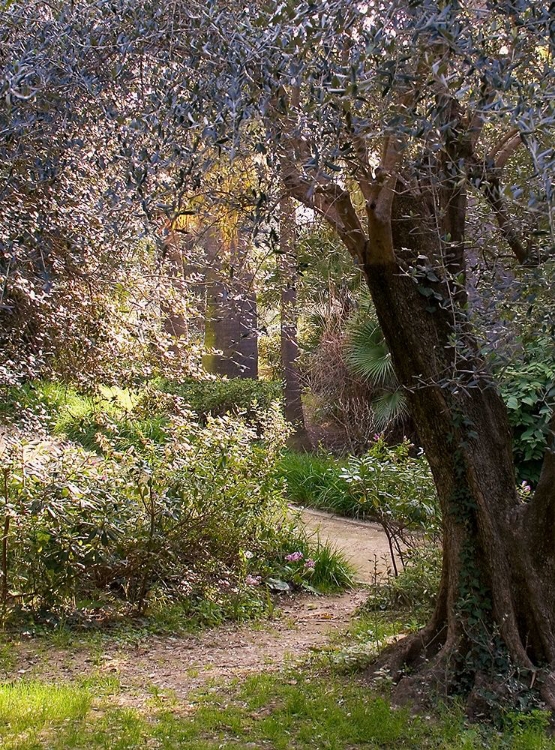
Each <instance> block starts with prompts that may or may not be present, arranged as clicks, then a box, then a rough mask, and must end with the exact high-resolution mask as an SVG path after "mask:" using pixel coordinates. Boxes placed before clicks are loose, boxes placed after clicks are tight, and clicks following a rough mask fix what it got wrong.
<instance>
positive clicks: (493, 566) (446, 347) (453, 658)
mask: <svg viewBox="0 0 555 750" xmlns="http://www.w3.org/2000/svg"><path fill="white" fill-rule="evenodd" d="M403 221H406V218H405V219H404V220H403ZM402 223H403V222H401V221H400V222H398V223H397V225H395V223H394V226H393V229H394V231H393V240H394V242H395V250H396V252H395V256H396V260H395V261H393V260H392V261H390V262H378V263H369V264H368V265H365V266H364V273H365V277H366V280H367V283H368V286H369V289H370V292H371V295H372V299H373V301H374V305H375V307H376V311H377V315H378V318H379V322H380V325H381V327H382V329H383V332H384V335H385V338H386V341H387V344H388V346H389V349H390V351H391V355H392V358H393V362H394V365H395V369H396V373H397V376H398V378H399V381H400V383H401V385H402V386H403V387H404V388H405V390H406V393H407V398H408V401H409V405H410V409H411V414H412V417H413V419H414V421H415V424H416V425H417V429H418V433H419V437H420V440H421V442H422V445H423V447H424V450H425V453H426V456H427V458H428V461H429V463H430V467H431V470H432V473H433V476H434V479H435V483H436V487H437V491H438V495H439V500H440V505H441V511H442V519H443V573H442V579H441V588H440V592H439V596H438V601H437V604H436V608H435V612H434V614H433V617H432V619H431V621H430V623H429V624H428V625H427V626H426V627H425V628H424V629H423V630H422V631H421V632H420V633H417V634H415V635H412V636H409V637H408V638H406V639H405V640H404V641H402V642H401V643H400V644H398V645H396V646H394V647H392V648H391V649H390V650H389V651H388V652H386V653H385V654H384V655H383V656H382V658H381V660H380V663H379V665H378V666H386V667H388V668H389V669H390V670H391V673H392V676H393V678H394V679H395V680H400V678H401V677H403V673H404V670H405V669H406V668H411V669H416V670H417V673H416V675H415V676H413V677H405V678H404V679H403V680H401V682H400V684H399V689H398V695H399V696H403V695H405V696H406V695H408V696H409V697H410V698H412V699H414V698H418V697H419V693H420V697H422V695H424V694H425V693H426V689H427V688H428V687H429V686H430V684H433V685H434V686H435V687H439V688H441V689H443V690H444V691H445V692H449V691H451V690H452V689H454V688H456V689H458V690H464V691H466V692H467V693H468V694H469V701H470V708H471V710H473V711H475V712H481V711H483V710H484V709H485V708H486V702H487V700H488V695H490V694H491V691H492V690H493V691H494V692H496V693H498V694H501V695H502V696H503V697H504V698H506V699H511V698H515V699H516V697H517V694H518V693H520V692H525V691H527V690H529V688H530V687H531V686H533V685H534V683H535V684H536V686H539V687H541V689H542V694H543V697H544V699H545V700H546V701H548V702H549V704H550V705H551V706H552V707H555V691H554V682H553V669H554V668H555V576H554V573H555V544H554V525H553V521H554V520H555V519H554V502H553V499H554V498H553V494H554V490H553V482H552V480H553V474H555V459H553V458H552V456H551V459H550V461H551V463H553V464H554V466H553V467H552V473H550V471H549V466H551V463H549V461H546V466H547V467H548V468H546V469H545V471H546V472H547V474H546V479H545V482H544V485H543V486H544V487H545V496H544V502H543V505H541V507H540V506H539V505H538V500H537V498H535V499H534V500H532V502H531V504H530V505H526V504H523V503H521V502H520V501H519V499H518V496H517V493H516V489H515V475H514V466H513V456H512V449H511V431H510V427H509V423H508V419H507V414H506V409H505V406H504V404H503V402H502V400H501V398H500V396H499V394H498V392H497V390H496V388H495V385H494V384H493V382H492V380H491V379H490V378H489V377H488V375H487V373H486V372H485V370H484V366H483V363H482V362H481V361H480V359H479V354H478V348H477V346H476V342H475V340H474V338H473V336H472V334H471V332H470V327H469V325H468V322H467V321H466V319H465V313H464V311H463V309H464V308H463V309H461V308H460V307H459V306H458V305H457V304H453V299H454V295H453V294H452V289H450V286H449V283H448V282H447V281H445V280H441V276H440V270H438V267H437V266H436V267H435V268H433V265H432V262H431V261H429V260H428V261H426V259H425V258H424V257H423V255H422V250H423V247H424V246H425V245H427V248H428V252H427V256H428V258H430V257H431V256H433V252H434V248H433V245H431V246H430V244H429V241H430V237H428V241H427V242H426V236H425V233H423V232H422V226H423V225H424V223H425V219H424V218H423V217H421V218H420V220H418V219H414V224H413V229H414V227H416V226H418V232H417V233H414V232H412V230H411V231H410V232H407V231H405V229H406V227H405V228H403V226H400V224H402ZM396 230H397V231H396ZM399 230H400V231H399ZM411 245H412V247H411ZM403 255H404V256H405V259H407V256H408V255H410V256H412V257H411V260H410V263H409V262H407V261H406V260H405V261H403V260H402V258H403ZM399 259H400V260H399ZM548 474H549V476H550V477H551V484H550V483H549V480H548V479H547V475H548Z"/></svg>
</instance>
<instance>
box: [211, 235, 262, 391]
mask: <svg viewBox="0 0 555 750" xmlns="http://www.w3.org/2000/svg"><path fill="white" fill-rule="evenodd" d="M206 244H207V256H208V262H207V268H206V315H205V339H204V340H205V346H206V348H208V349H212V350H216V351H212V352H210V353H208V354H206V355H205V356H204V358H203V365H204V367H205V369H206V370H207V372H209V373H211V374H213V375H224V376H227V377H229V378H254V379H256V378H257V377H258V331H257V307H256V293H255V291H254V287H253V283H252V282H253V277H252V274H250V273H249V271H248V269H247V265H246V253H245V252H244V249H243V248H242V247H240V243H239V242H237V243H236V244H235V245H234V246H233V247H231V248H228V251H226V252H228V255H229V257H228V258H227V261H226V263H224V262H223V258H222V255H223V253H224V248H223V243H222V241H221V238H217V237H216V236H215V233H214V232H211V233H210V235H209V237H208V239H207V242H206Z"/></svg>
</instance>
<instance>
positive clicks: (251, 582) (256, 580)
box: [245, 576, 262, 586]
mask: <svg viewBox="0 0 555 750" xmlns="http://www.w3.org/2000/svg"><path fill="white" fill-rule="evenodd" d="M261 581H262V576H247V577H246V578H245V583H246V584H247V586H260V582H261Z"/></svg>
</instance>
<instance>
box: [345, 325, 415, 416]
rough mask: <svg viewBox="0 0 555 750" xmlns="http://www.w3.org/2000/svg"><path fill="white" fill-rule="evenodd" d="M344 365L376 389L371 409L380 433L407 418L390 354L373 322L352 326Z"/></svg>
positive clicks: (346, 346)
mask: <svg viewBox="0 0 555 750" xmlns="http://www.w3.org/2000/svg"><path fill="white" fill-rule="evenodd" d="M345 362H346V364H347V366H348V367H349V369H350V370H351V371H352V372H353V373H354V374H355V375H358V376H359V377H362V378H364V379H365V380H368V381H369V382H370V383H371V384H372V386H374V388H375V389H376V395H375V397H374V398H373V399H372V402H371V406H372V410H373V412H374V418H375V421H376V427H377V428H378V429H379V430H383V429H385V428H386V427H388V426H390V425H391V424H392V423H394V422H396V421H398V420H400V419H403V418H404V417H406V416H408V407H407V401H406V398H405V394H404V393H403V391H402V390H401V387H400V386H399V382H398V380H397V377H396V375H395V370H394V369H393V363H392V361H391V354H390V352H389V349H388V348H387V344H386V342H385V339H384V336H383V333H382V331H381V328H380V327H379V325H378V324H377V323H376V322H375V321H374V320H372V319H370V320H368V319H365V320H358V321H356V322H355V323H353V324H352V326H351V330H350V333H349V335H348V337H347V342H346V345H345Z"/></svg>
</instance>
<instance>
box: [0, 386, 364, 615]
mask: <svg viewBox="0 0 555 750" xmlns="http://www.w3.org/2000/svg"><path fill="white" fill-rule="evenodd" d="M241 388H242V390H241ZM230 390H231V391H232V392H231V394H229V393H227V391H226V386H225V385H222V384H221V383H210V384H209V386H208V387H207V396H206V401H205V403H204V404H202V403H201V400H200V395H199V394H200V393H201V391H200V389H199V386H198V384H196V385H195V386H194V388H193V387H192V386H190V384H185V385H183V386H182V387H179V386H177V385H175V386H172V385H171V384H168V383H167V382H161V383H151V384H148V385H147V386H145V387H143V388H141V389H140V390H137V391H135V392H130V391H122V390H119V389H114V388H111V389H107V388H106V389H101V391H100V392H99V394H96V395H95V396H87V395H83V394H80V393H78V392H77V391H75V390H73V389H70V388H66V387H63V386H61V385H59V384H55V383H35V384H30V385H27V386H25V387H23V388H21V389H19V390H18V391H17V392H13V391H12V393H11V398H10V399H9V400H8V399H7V400H6V401H5V402H4V404H5V407H4V419H5V421H6V422H8V423H9V428H8V429H7V430H5V434H4V437H3V439H2V450H1V456H0V470H1V472H2V479H3V482H2V487H1V491H0V503H1V506H2V507H1V512H2V519H1V521H2V523H3V526H4V535H3V550H2V555H1V559H2V564H1V567H2V570H1V573H2V576H1V578H2V586H1V588H0V607H1V614H2V617H3V620H4V623H5V624H9V623H17V621H18V620H20V619H21V618H23V620H26V619H28V618H29V617H31V618H32V619H33V620H34V621H38V622H47V623H52V624H59V623H60V622H61V621H67V622H69V623H73V624H76V625H79V624H86V625H89V626H90V625H91V624H95V623H102V622H105V621H107V622H112V621H114V620H117V619H120V618H121V617H125V616H128V615H133V614H135V615H137V614H138V615H141V616H143V615H145V613H147V614H148V613H153V612H156V611H164V610H168V608H171V607H175V605H179V607H181V612H182V614H183V615H184V616H187V617H190V618H196V619H200V620H201V621H205V622H207V623H208V624H217V623H218V622H219V621H221V620H222V619H224V618H228V617H233V618H235V619H241V618H244V617H249V616H256V615H258V614H261V613H262V612H264V611H265V610H266V609H267V608H268V607H271V606H273V605H272V604H271V596H270V595H271V592H275V591H289V590H292V589H295V588H304V589H307V590H329V589H334V588H342V587H345V586H349V585H350V584H351V580H352V579H351V570H350V568H349V566H348V565H347V563H346V562H345V560H344V559H343V558H342V556H341V555H340V554H338V553H335V552H334V551H333V550H331V549H330V547H329V546H328V545H325V544H320V543H319V542H317V541H316V542H315V541H313V540H308V539H307V538H306V537H305V536H304V535H303V533H302V532H300V531H299V530H298V529H297V528H296V526H295V524H294V523H293V521H292V519H291V517H290V516H289V515H288V511H287V505H286V501H285V497H284V493H283V482H282V480H281V478H280V476H279V474H278V472H277V470H276V463H277V461H278V459H279V456H280V454H281V452H282V450H283V447H284V444H285V440H286V437H287V434H288V430H287V427H286V425H285V423H284V421H283V418H282V416H281V413H280V410H279V407H278V406H277V405H276V404H275V403H274V402H272V401H271V400H269V394H270V393H271V388H270V389H269V390H268V391H264V387H260V388H258V389H257V388H253V387H252V386H248V387H245V386H241V387H238V386H237V385H236V384H233V387H232V388H231V389H230ZM257 390H258V391H259V395H260V394H264V393H265V394H266V396H267V397H268V398H267V399H266V402H264V404H263V407H262V406H260V402H259V401H257V400H254V401H253V400H252V397H253V395H254V394H255V392H256V391H257ZM189 391H191V392H193V393H194V394H195V393H196V398H197V401H196V407H197V409H196V412H193V411H192V410H191V408H190V404H189V400H186V398H185V397H184V396H183V395H180V393H182V392H183V393H185V394H188V393H189ZM226 394H227V395H226ZM238 394H239V395H238ZM226 399H227V401H226ZM249 399H250V400H249ZM233 400H235V408H234V409H232V406H230V404H231V402H233ZM190 401H193V403H195V402H194V399H193V398H191V399H190ZM261 401H263V399H261ZM201 407H202V408H201ZM226 410H227V411H230V412H231V413H227V414H226V413H225V411H226ZM52 436H54V437H52Z"/></svg>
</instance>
